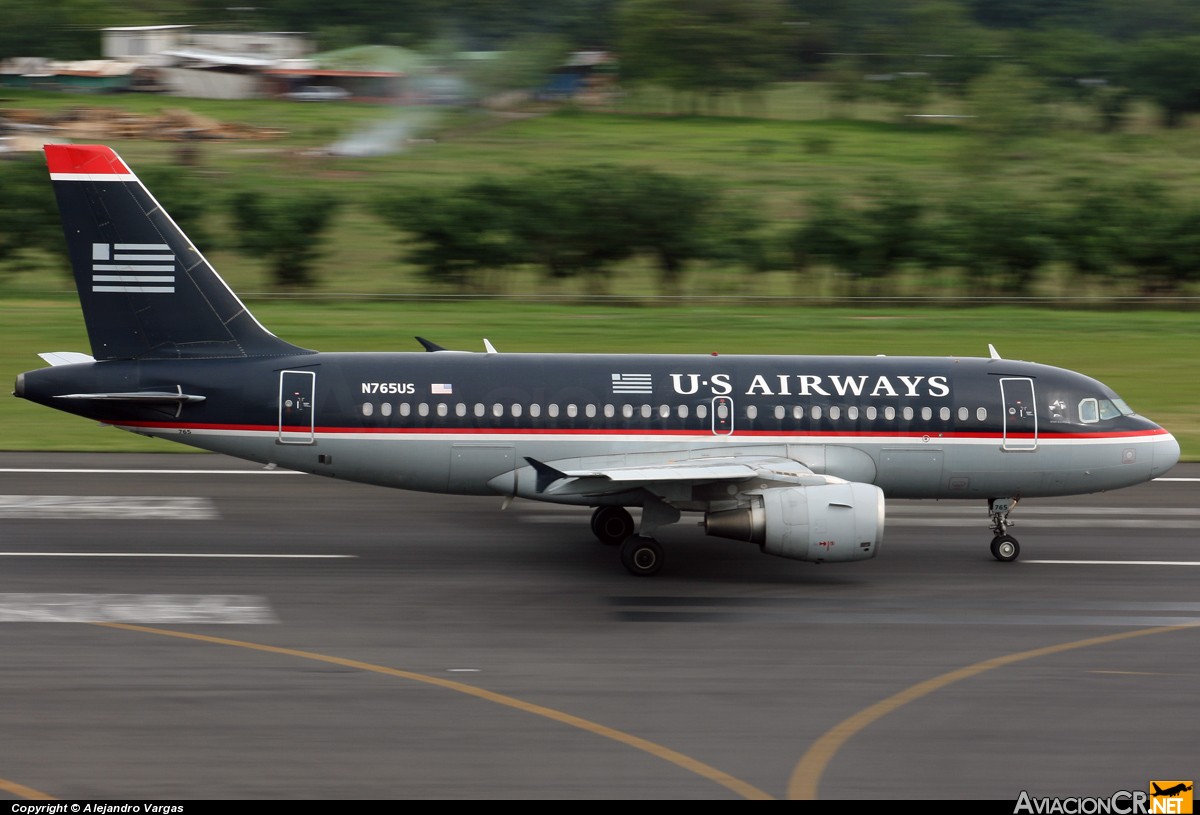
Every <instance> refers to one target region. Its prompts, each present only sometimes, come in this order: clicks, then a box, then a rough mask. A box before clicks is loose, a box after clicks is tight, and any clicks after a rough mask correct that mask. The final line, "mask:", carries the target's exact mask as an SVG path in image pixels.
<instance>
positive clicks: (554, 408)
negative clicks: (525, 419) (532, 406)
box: [546, 403, 558, 419]
mask: <svg viewBox="0 0 1200 815" xmlns="http://www.w3.org/2000/svg"><path fill="white" fill-rule="evenodd" d="M546 413H548V414H550V418H551V419H554V418H557V417H558V404H557V403H555V404H553V405H550V407H548V408H546Z"/></svg>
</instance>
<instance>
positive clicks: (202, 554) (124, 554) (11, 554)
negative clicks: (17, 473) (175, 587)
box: [0, 552, 358, 560]
mask: <svg viewBox="0 0 1200 815" xmlns="http://www.w3.org/2000/svg"><path fill="white" fill-rule="evenodd" d="M0 557H228V558H239V557H240V558H279V559H285V560H286V559H291V560H330V559H335V558H357V557H358V555H254V554H243V553H240V552H237V553H228V552H0Z"/></svg>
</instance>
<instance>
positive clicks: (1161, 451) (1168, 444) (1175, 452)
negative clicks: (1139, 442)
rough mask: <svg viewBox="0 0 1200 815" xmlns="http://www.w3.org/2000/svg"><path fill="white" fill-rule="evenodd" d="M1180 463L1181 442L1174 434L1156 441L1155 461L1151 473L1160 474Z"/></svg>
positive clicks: (1152, 474)
mask: <svg viewBox="0 0 1200 815" xmlns="http://www.w3.org/2000/svg"><path fill="white" fill-rule="evenodd" d="M1178 463H1179V442H1178V441H1176V440H1175V437H1174V436H1171V435H1168V436H1167V437H1166V438H1165V439H1161V440H1160V441H1157V442H1155V443H1154V463H1153V464H1152V465H1151V469H1150V475H1151V476H1152V477H1153V476H1160V475H1162V474H1163V473H1165V472H1166V471H1167V470H1169V469H1171V468H1172V467H1174V466H1175V465H1176V464H1178Z"/></svg>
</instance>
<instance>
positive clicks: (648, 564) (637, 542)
mask: <svg viewBox="0 0 1200 815" xmlns="http://www.w3.org/2000/svg"><path fill="white" fill-rule="evenodd" d="M621 565H623V566H624V567H625V568H626V569H628V570H629V573H630V574H631V575H634V576H636V577H650V576H651V575H655V574H658V570H659V569H661V568H662V565H663V550H662V546H660V545H659V543H658V541H656V540H654V538H643V537H642V536H641V535H634V536H633V537H631V538H629V540H627V541H625V543H623V544H621Z"/></svg>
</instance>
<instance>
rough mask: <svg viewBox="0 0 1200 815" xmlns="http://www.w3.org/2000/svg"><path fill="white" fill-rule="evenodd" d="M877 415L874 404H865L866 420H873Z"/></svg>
mask: <svg viewBox="0 0 1200 815" xmlns="http://www.w3.org/2000/svg"><path fill="white" fill-rule="evenodd" d="M878 415H879V411H878V410H876V409H875V406H874V405H868V406H867V421H870V422H873V421H875V417H876V416H878Z"/></svg>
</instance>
